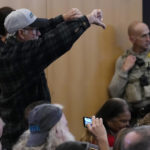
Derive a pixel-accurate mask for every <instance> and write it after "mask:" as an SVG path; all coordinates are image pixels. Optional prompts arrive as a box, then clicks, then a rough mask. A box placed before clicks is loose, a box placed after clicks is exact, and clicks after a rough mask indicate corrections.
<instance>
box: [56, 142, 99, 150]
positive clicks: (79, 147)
mask: <svg viewBox="0 0 150 150" xmlns="http://www.w3.org/2000/svg"><path fill="white" fill-rule="evenodd" d="M93 146H94V145H93V144H90V143H87V142H78V141H69V142H64V143H62V144H60V145H59V146H58V147H57V148H56V150H96V149H98V147H93Z"/></svg>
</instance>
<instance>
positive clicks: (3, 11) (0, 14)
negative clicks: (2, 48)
mask: <svg viewBox="0 0 150 150" xmlns="http://www.w3.org/2000/svg"><path fill="white" fill-rule="evenodd" d="M13 10H14V9H13V8H11V7H2V8H0V35H2V36H5V35H6V34H7V31H6V29H5V27H4V21H5V18H6V17H7V15H8V14H10V13H11V12H12V11H13Z"/></svg>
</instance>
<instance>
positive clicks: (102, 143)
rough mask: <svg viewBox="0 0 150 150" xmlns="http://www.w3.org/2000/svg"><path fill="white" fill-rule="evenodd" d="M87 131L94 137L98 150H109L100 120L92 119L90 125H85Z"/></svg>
mask: <svg viewBox="0 0 150 150" xmlns="http://www.w3.org/2000/svg"><path fill="white" fill-rule="evenodd" d="M87 128H88V130H89V131H90V132H91V133H92V134H93V135H94V136H95V137H96V140H97V142H98V145H99V147H100V150H109V145H108V139H107V133H106V129H105V127H104V125H103V120H102V118H95V116H93V117H92V125H91V124H88V125H87Z"/></svg>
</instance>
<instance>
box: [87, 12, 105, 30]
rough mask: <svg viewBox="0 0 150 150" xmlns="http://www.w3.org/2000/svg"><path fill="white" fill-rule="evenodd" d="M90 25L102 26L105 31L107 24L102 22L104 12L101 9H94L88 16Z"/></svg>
mask: <svg viewBox="0 0 150 150" xmlns="http://www.w3.org/2000/svg"><path fill="white" fill-rule="evenodd" d="M87 18H88V20H89V23H90V24H96V25H99V26H101V27H102V28H103V29H105V28H106V26H105V24H104V23H103V22H102V21H103V17H102V11H101V10H100V9H94V10H93V11H92V12H91V13H90V14H88V15H87Z"/></svg>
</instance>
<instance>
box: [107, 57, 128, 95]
mask: <svg viewBox="0 0 150 150" xmlns="http://www.w3.org/2000/svg"><path fill="white" fill-rule="evenodd" d="M123 61H124V60H123V58H122V56H120V57H119V58H118V59H117V62H116V66H115V73H114V76H113V78H112V80H111V83H110V85H109V94H110V96H111V97H123V94H124V92H125V88H126V84H127V82H128V73H127V72H123V71H122V69H121V67H122V65H123Z"/></svg>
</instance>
